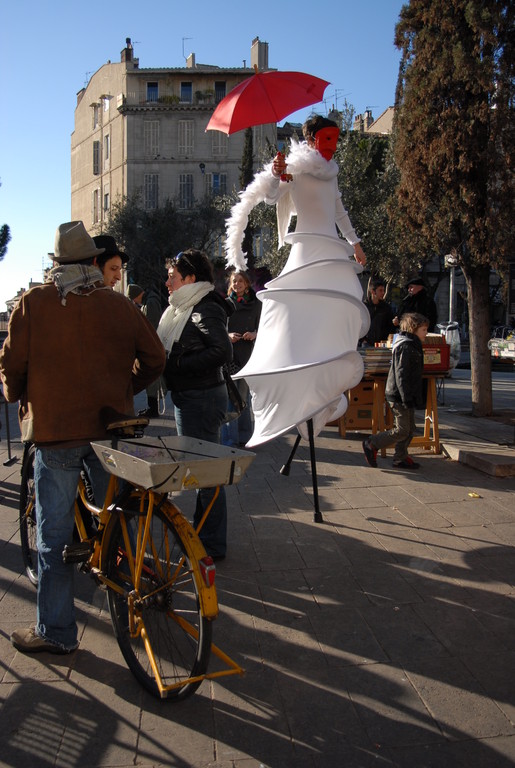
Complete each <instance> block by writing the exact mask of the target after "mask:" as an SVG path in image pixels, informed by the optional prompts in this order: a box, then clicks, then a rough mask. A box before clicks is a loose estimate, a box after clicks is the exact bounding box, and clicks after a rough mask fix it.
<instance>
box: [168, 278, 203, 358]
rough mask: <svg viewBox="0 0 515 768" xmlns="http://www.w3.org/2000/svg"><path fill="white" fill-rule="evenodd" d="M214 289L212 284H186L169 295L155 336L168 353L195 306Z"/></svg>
mask: <svg viewBox="0 0 515 768" xmlns="http://www.w3.org/2000/svg"><path fill="white" fill-rule="evenodd" d="M214 289H215V286H214V285H213V284H212V283H207V282H199V283H188V284H187V285H183V286H181V288H178V290H176V291H174V292H173V293H172V294H170V298H169V299H168V303H169V304H170V306H169V307H168V308H167V309H165V311H164V313H163V316H162V318H161V320H160V321H159V325H158V327H157V335H158V336H159V338H160V339H161V341H162V343H163V346H164V348H165V349H166V351H167V352H170V350H171V349H172V347H173V345H174V343H175V342H176V341H179V339H180V338H181V334H182V332H183V330H184V326H185V325H186V323H187V322H188V320H189V319H190V317H191V313H192V311H193V307H194V306H195V304H198V303H199V301H200V300H201V299H203V298H204V296H207V294H208V293H210V292H211V291H214Z"/></svg>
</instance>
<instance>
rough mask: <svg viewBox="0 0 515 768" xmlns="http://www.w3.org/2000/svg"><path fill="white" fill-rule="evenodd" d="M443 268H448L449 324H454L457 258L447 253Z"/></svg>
mask: <svg viewBox="0 0 515 768" xmlns="http://www.w3.org/2000/svg"><path fill="white" fill-rule="evenodd" d="M444 259H445V266H446V267H448V268H449V323H452V322H454V309H455V289H454V281H455V272H456V267H457V266H458V257H457V256H455V255H454V254H452V253H448V254H447V255H446V256H445V257H444Z"/></svg>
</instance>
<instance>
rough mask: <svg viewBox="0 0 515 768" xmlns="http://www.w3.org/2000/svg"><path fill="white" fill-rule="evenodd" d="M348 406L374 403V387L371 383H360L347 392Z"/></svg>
mask: <svg viewBox="0 0 515 768" xmlns="http://www.w3.org/2000/svg"><path fill="white" fill-rule="evenodd" d="M348 400H349V406H350V405H357V404H359V405H362V404H363V405H365V404H368V405H371V404H372V403H373V402H374V385H373V383H372V382H371V381H362V382H360V384H358V385H357V386H355V387H354V388H353V389H350V390H349V392H348Z"/></svg>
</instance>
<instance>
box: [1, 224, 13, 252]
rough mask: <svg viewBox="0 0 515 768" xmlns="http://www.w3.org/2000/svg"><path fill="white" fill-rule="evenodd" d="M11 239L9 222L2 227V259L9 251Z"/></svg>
mask: <svg viewBox="0 0 515 768" xmlns="http://www.w3.org/2000/svg"><path fill="white" fill-rule="evenodd" d="M10 239H11V230H10V229H9V227H8V226H7V224H3V225H2V226H1V227H0V261H2V259H3V258H4V256H5V254H6V253H7V246H8V244H9V241H10Z"/></svg>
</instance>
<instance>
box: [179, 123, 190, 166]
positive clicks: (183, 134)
mask: <svg viewBox="0 0 515 768" xmlns="http://www.w3.org/2000/svg"><path fill="white" fill-rule="evenodd" d="M178 151H179V155H182V156H183V157H184V156H185V155H192V154H193V120H179V147H178Z"/></svg>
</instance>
